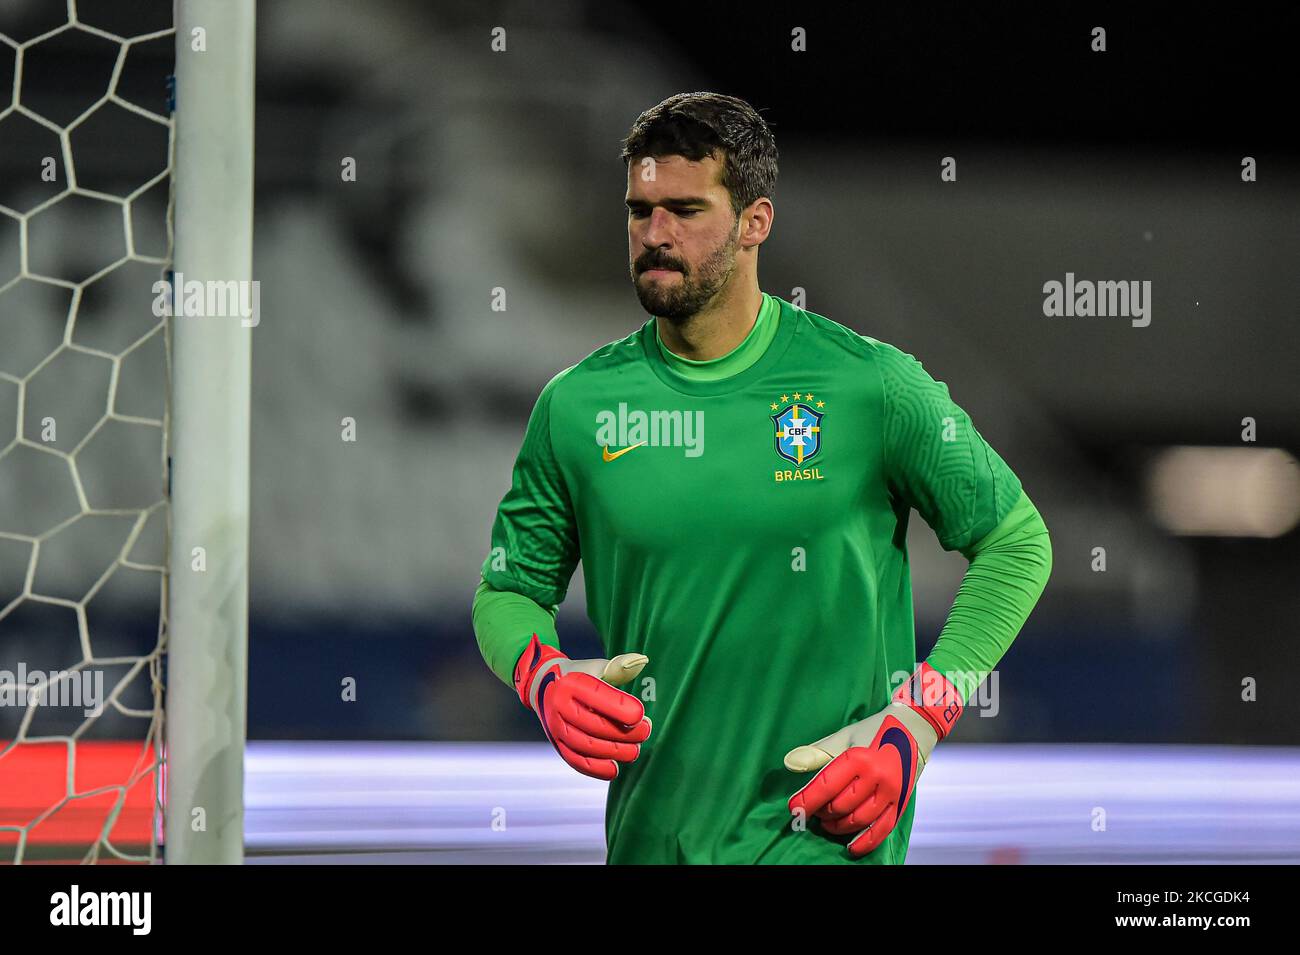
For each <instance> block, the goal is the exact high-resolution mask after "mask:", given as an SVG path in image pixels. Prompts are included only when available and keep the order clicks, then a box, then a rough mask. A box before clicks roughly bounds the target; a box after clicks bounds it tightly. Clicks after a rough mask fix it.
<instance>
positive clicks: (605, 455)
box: [600, 441, 645, 464]
mask: <svg viewBox="0 0 1300 955" xmlns="http://www.w3.org/2000/svg"><path fill="white" fill-rule="evenodd" d="M644 444H645V442H644V441H642V442H641V443H640V444H633V445H630V446H629V447H626V448H623V449H622V450H619V451H615V452H614V453H613V454H610V453H609V445H605V446H604V447H603V448H601V449H600V456H601V457H602V458H604V459H605V463H606V464H608V463H609V462H610V461H613V460H614V459H615V458H621V457H622V456H623V455H625V454H627V453H628V452H629V451H635V450H636V449H637V448H639V447H642V446H643V445H644Z"/></svg>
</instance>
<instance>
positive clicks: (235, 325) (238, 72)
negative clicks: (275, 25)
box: [165, 0, 255, 864]
mask: <svg viewBox="0 0 1300 955" xmlns="http://www.w3.org/2000/svg"><path fill="white" fill-rule="evenodd" d="M254 49H255V0H177V2H176V109H175V116H174V118H175V123H176V128H175V160H174V161H175V169H174V174H173V175H174V181H173V184H174V190H175V192H174V197H175V198H174V224H175V246H174V254H173V272H174V274H175V275H176V276H177V278H178V279H179V281H178V285H181V286H182V287H179V288H174V294H175V298H176V299H177V300H180V299H181V298H182V297H183V295H184V287H183V286H187V285H189V283H191V282H199V283H207V282H216V283H223V284H224V283H229V282H237V283H249V282H251V281H252V230H253V112H254V62H255V57H254ZM252 334H253V326H252V325H250V324H248V323H246V322H244V321H241V320H240V319H239V318H237V317H211V316H208V317H191V316H186V315H183V314H182V315H179V316H174V317H173V318H172V319H171V349H172V365H171V374H172V395H171V407H170V421H169V423H170V429H169V433H170V452H171V461H170V483H171V499H172V503H171V534H170V549H169V559H168V599H167V603H168V607H167V647H166V651H167V679H166V694H167V701H166V718H165V736H166V769H165V778H166V810H165V821H166V830H165V832H166V836H165V840H166V847H165V852H166V861H167V863H168V864H177V863H182V864H188V863H238V862H241V861H242V860H243V853H244V792H243V787H244V741H245V735H246V722H247V684H248V673H247V669H248V510H249V426H250V422H249V399H250V372H251V341H252ZM196 568H202V569H196Z"/></svg>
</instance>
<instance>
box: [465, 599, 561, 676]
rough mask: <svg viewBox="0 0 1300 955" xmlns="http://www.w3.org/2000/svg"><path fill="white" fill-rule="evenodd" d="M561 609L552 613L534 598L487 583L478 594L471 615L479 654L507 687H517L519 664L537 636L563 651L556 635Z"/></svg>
mask: <svg viewBox="0 0 1300 955" xmlns="http://www.w3.org/2000/svg"><path fill="white" fill-rule="evenodd" d="M558 609H559V608H558V607H551V608H550V609H549V610H548V609H547V608H545V607H543V606H542V605H541V604H539V603H537V601H535V600H533V599H532V598H531V597H525V596H524V595H523V594H516V593H511V592H510V591H507V590H497V589H496V588H495V587H493V586H492V585H491V584H489V583H488V582H487V581H484V582H483V583H481V584H479V586H478V590H476V591H474V605H473V608H472V610H471V611H470V616H471V618H472V619H473V622H474V636H475V638H477V640H478V649H479V652H480V653H482V654H483V659H484V660H485V661H486V662H487V665H488V666H489V667H491V669H492V672H493V673H495V674H496V675H497V676H498V677H500V678H501V679H502V680H504V681H505V684H506V686H511V687H513V686H514V671H515V662H516V661H518V659H519V654H521V653H523V652H524V647H526V646H528V641H529V640H530V639H531V638H532V635H533V634H534V633H535V634H537V636H538V639H540V640H541V641H542V643H546V644H550V645H551V646H553V647H555V648H556V649H559V646H560V638H559V637H558V636H557V635H556V632H555V614H556V611H557V610H558Z"/></svg>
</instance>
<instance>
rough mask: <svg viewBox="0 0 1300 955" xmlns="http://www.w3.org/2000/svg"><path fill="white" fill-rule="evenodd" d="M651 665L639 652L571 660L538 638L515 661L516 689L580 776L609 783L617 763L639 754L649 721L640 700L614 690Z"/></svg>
mask: <svg viewBox="0 0 1300 955" xmlns="http://www.w3.org/2000/svg"><path fill="white" fill-rule="evenodd" d="M649 662H650V659H649V657H646V656H645V655H643V654H640V653H620V654H619V655H618V656H616V657H614V659H612V660H602V659H596V660H570V659H569V658H568V657H567V656H565V655H564V654H563V653H561V652H560V651H559V650H557V649H555V647H552V646H549V645H547V644H544V643H542V642H541V641H540V640H539V639H538V638H537V634H533V639H532V640H531V641H529V643H528V646H527V648H526V649H525V650H524V652H523V653H522V654H521V655H520V657H519V660H518V662H516V663H515V677H514V679H515V690H516V691H517V692H518V693H519V699H520V701H522V702H523V704H524V706H526V707H528V708H529V709H530V710H532V711H533V712H534V713H536V714H537V718H538V719H539V720H541V722H542V731H543V732H544V733H545V734H546V738H547V739H548V740H550V741H551V745H552V746H554V747H555V749H556V752H558V753H559V754H560V756H561V757H562V758H563V759H564V761H565V762H566V763H568V764H569V765H570V766H572V767H573V768H574V769H576V770H577V771H578V772H580V773H583V774H584V775H587V776H594V777H596V778H597V779H605V780H610V779H613V778H614V777H615V776H617V775H618V764H619V763H630V762H632V761H633V760H635V759H636V758H637V757H638V756H639V755H641V745H640V744H641V743H644V742H645V741H646V740H647V739H648V738H649V737H650V717H648V716H646V715H645V707H644V706H642V705H641V701H640V700H638V699H637V698H636V697H635V696H633V695H632V694H630V693H624V692H623V691H622V690H617V689H615V687H616V686H621V685H622V684H624V683H627V682H628V681H629V680H633V679H635V678H636V675H637V674H638V673H640V672H641V669H642V668H643V667H644V666H645V665H646V664H647V663H649Z"/></svg>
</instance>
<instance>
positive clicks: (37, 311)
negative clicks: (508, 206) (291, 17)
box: [0, 0, 252, 863]
mask: <svg viewBox="0 0 1300 955" xmlns="http://www.w3.org/2000/svg"><path fill="white" fill-rule="evenodd" d="M251 11H252V2H251V0H232V2H229V3H227V4H224V5H223V3H222V2H221V0H178V2H177V3H176V4H175V8H174V9H173V5H172V3H171V2H170V0H165V2H140V3H135V2H133V3H130V4H123V3H106V2H100V0H39V2H26V0H13V2H10V3H6V4H4V5H3V6H2V7H0V862H6V861H8V862H17V863H22V862H33V861H81V862H157V861H161V859H162V856H163V849H162V846H163V845H165V846H166V853H165V854H166V857H167V861H168V862H172V861H178V862H189V861H238V860H239V859H240V858H241V857H242V808H243V807H242V752H243V735H244V723H243V707H244V679H245V678H244V674H243V668H244V660H245V658H244V649H243V642H244V640H245V630H244V628H245V626H246V624H245V618H246V561H247V557H246V551H247V507H246V497H247V487H246V485H247V414H248V406H247V393H248V388H247V358H248V347H249V345H248V335H249V329H248V328H246V327H245V328H240V327H239V326H238V324H237V323H236V325H235V327H234V328H231V327H230V324H231V323H229V322H221V323H220V324H212V322H214V321H218V320H216V319H213V320H211V321H209V322H208V324H206V326H205V327H191V326H190V325H189V324H188V322H189V320H188V319H179V318H174V317H172V306H173V304H174V301H175V300H174V299H173V298H172V297H171V296H170V294H168V293H169V289H170V285H169V284H160V283H163V282H167V283H170V281H171V280H172V278H173V276H174V275H175V274H177V273H178V272H179V271H180V270H181V268H182V264H184V266H185V267H186V268H187V270H188V271H189V272H190V274H191V275H192V276H194V277H196V278H198V279H211V280H213V281H215V280H216V279H218V278H220V279H223V280H235V281H239V280H243V279H244V278H245V277H246V273H247V271H248V270H249V265H248V257H249V242H250V238H249V235H250V234H251V112H252V104H251V101H252V86H251V47H252V42H251V33H252V22H251ZM209 34H211V39H209ZM178 38H179V39H178ZM211 42H215V43H217V44H219V47H218V48H217V49H215V50H212V49H211V48H210V47H209V46H208V44H209V43H211ZM210 50H211V55H210V56H208V53H209V51H210ZM190 51H193V54H194V56H193V57H189V56H188V53H189V52H190ZM201 57H203V58H201ZM245 67H246V68H247V70H248V72H249V74H250V75H249V76H248V77H246V78H245V79H246V81H247V82H246V83H245V82H243V81H242V80H236V81H231V83H230V84H228V86H227V88H226V89H224V90H222V91H221V94H222V95H225V96H226V97H230V96H237V95H238V94H239V92H240V91H241V90H242V91H243V92H244V94H245V100H246V101H245V102H242V103H240V104H238V105H237V106H236V107H235V108H236V109H237V110H239V111H240V113H241V115H242V114H244V113H246V114H247V115H246V116H244V117H243V118H244V119H247V120H248V122H247V123H246V124H245V125H246V126H247V129H246V130H245V131H244V132H243V134H244V135H245V136H246V139H247V144H246V147H247V154H248V155H247V157H246V165H247V167H248V168H247V169H244V168H242V167H243V165H244V162H242V161H236V162H233V163H232V162H230V161H229V157H225V158H224V159H221V160H218V161H215V162H214V161H213V160H212V159H211V158H210V156H209V158H206V159H205V158H204V155H205V153H206V154H210V153H211V152H212V146H213V141H212V139H211V136H212V134H213V131H214V130H217V129H220V128H221V127H222V124H223V123H228V122H229V121H230V116H229V109H230V107H228V106H217V107H213V108H211V109H209V110H207V113H206V115H204V110H203V109H201V108H199V107H202V106H204V105H207V104H209V103H211V102H219V96H218V91H217V89H215V88H207V87H215V86H216V85H217V84H220V83H221V82H222V81H223V79H226V80H229V79H230V77H229V76H228V75H226V76H223V74H222V71H227V73H228V71H230V70H231V69H239V68H245ZM5 80H7V81H8V84H9V89H8V93H7V95H6V93H5V90H4V82H5ZM230 85H233V86H234V89H230V88H229V86H230ZM180 86H186V87H188V96H189V98H190V100H191V102H193V103H196V104H197V105H196V107H195V108H192V109H190V110H189V113H190V115H191V116H192V117H193V119H192V120H191V126H192V129H191V130H190V131H189V132H188V133H187V132H186V124H185V122H184V121H180V122H178V120H177V117H178V116H180V115H181V114H182V113H184V112H185V110H184V109H183V108H181V107H183V106H184V104H185V99H184V98H183V97H180V96H178V95H177V92H176V91H177V89H178V87H180ZM178 104H179V105H178ZM226 132H229V133H230V134H231V135H234V136H236V137H238V136H240V135H241V128H240V123H235V124H234V128H233V130H229V129H227V130H226ZM187 136H188V139H189V140H190V147H189V158H188V159H187V160H184V162H182V161H181V159H180V158H178V157H180V156H181V155H182V152H183V150H182V148H181V146H180V141H181V140H183V139H185V138H187ZM235 145H236V147H237V148H236V152H235V156H236V158H237V159H240V157H241V155H242V153H241V150H240V149H239V148H238V147H239V142H238V140H236V144H235ZM223 165H224V166H225V169H224V170H223V169H222V168H221V167H222V166H223ZM232 166H233V167H235V171H236V173H237V176H238V177H239V178H238V179H237V181H235V182H234V183H233V184H232V183H231V182H230V181H229V179H228V177H229V175H230V167H232ZM181 169H184V170H185V171H184V172H183V173H181V174H179V175H178V174H177V173H178V171H179V170H181ZM223 177H227V178H224V179H223ZM244 180H247V181H244ZM182 182H183V183H184V185H179V184H180V183H182ZM186 189H188V190H189V191H190V192H191V193H192V194H193V195H192V197H191V198H189V199H188V200H186V199H185V197H184V195H183V191H184V190H186ZM220 203H224V204H225V206H226V210H225V212H224V213H223V214H216V215H212V216H211V217H210V218H209V219H208V220H207V221H205V220H203V219H202V218H201V217H202V216H203V215H204V214H206V213H205V210H206V209H208V208H210V207H212V206H213V205H215V204H220ZM187 209H188V212H186V211H184V210H187ZM231 215H233V216H234V217H235V220H234V221H233V222H232V220H231V218H230V216H231ZM182 216H188V217H189V220H190V221H189V222H188V223H185V224H182V223H181V218H182ZM207 229H212V230H215V235H213V236H211V237H206V238H205V237H202V233H203V232H204V231H205V230H207ZM185 235H188V236H189V237H190V238H188V239H184V238H183V236H185ZM182 259H183V260H184V262H183V263H182ZM178 374H183V378H184V382H183V384H182V382H180V381H178V379H177V376H178ZM241 389H242V394H241ZM178 411H180V412H182V413H181V414H179V415H178ZM178 446H181V447H183V448H184V451H183V453H181V454H178V453H177V449H178ZM241 455H242V457H241ZM213 460H220V461H222V462H223V465H224V470H223V476H221V477H219V478H217V479H215V480H213V479H212V478H211V476H210V475H205V474H204V473H203V472H204V469H205V468H208V467H210V466H211V464H212V462H213ZM241 463H242V473H241ZM182 502H183V504H182ZM178 515H179V520H178ZM241 527H242V530H241ZM214 528H219V530H214ZM232 528H233V530H232ZM196 555H198V556H196ZM200 558H201V559H200ZM178 568H183V570H182V571H180V572H179V573H180V574H182V575H183V576H182V577H179V578H178ZM178 594H180V596H179V597H178ZM178 622H179V625H178ZM213 658H217V659H220V660H222V661H224V664H225V665H217V666H213V665H212V663H211V661H212V659H213ZM200 672H201V673H204V674H205V676H204V677H203V680H202V682H203V683H205V684H206V685H203V686H200V682H201V681H200V680H199V679H197V678H196V676H195V674H196V673H200ZM165 684H167V685H168V690H167V692H166V694H165V695H164V685H165ZM165 696H166V698H165ZM172 724H175V725H174V726H173V725H172ZM177 727H179V728H180V729H177ZM164 770H165V772H164ZM169 777H171V778H169ZM169 792H170V793H173V796H172V797H168V793H169ZM168 807H171V808H174V809H175V810H176V813H177V815H176V819H177V824H176V831H174V832H173V831H172V826H171V823H170V820H171V816H170V814H168V815H167V818H168V820H169V826H168V829H167V831H166V835H165V836H164V827H163V820H164V810H165V808H168ZM168 813H170V808H168ZM182 819H183V820H184V822H185V826H184V831H181V829H180V822H179V821H180V820H182ZM210 820H211V821H210ZM210 826H211V827H212V828H210ZM173 846H175V847H176V849H177V851H176V852H175V853H173Z"/></svg>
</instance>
